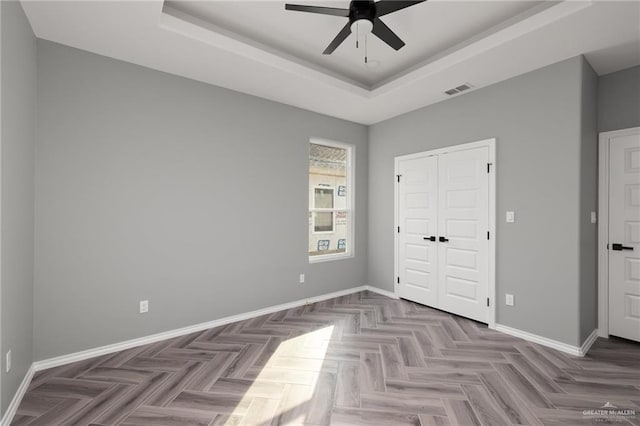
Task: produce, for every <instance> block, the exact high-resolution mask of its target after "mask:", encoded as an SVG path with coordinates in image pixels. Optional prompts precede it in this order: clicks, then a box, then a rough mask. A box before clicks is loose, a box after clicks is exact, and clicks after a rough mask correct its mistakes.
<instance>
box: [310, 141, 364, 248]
mask: <svg viewBox="0 0 640 426" xmlns="http://www.w3.org/2000/svg"><path fill="white" fill-rule="evenodd" d="M351 157H352V148H351V147H350V146H348V145H342V144H338V143H333V142H331V143H329V142H315V141H314V142H312V143H311V144H310V147H309V258H310V260H314V259H316V260H317V259H325V260H328V259H331V258H336V257H344V256H349V255H350V254H351V246H352V244H353V241H352V236H351V231H352V221H353V217H352V213H351V196H352V194H351V193H352V191H351V189H352V188H351V186H352V184H351V181H352V176H351V161H352V158H351Z"/></svg>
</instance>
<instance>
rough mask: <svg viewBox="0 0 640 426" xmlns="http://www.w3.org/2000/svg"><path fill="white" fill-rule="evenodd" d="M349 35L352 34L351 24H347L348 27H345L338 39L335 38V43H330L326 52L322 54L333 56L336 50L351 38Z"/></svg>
mask: <svg viewBox="0 0 640 426" xmlns="http://www.w3.org/2000/svg"><path fill="white" fill-rule="evenodd" d="M349 34H351V24H350V23H348V22H347V25H345V26H344V27H343V28H342V29H341V30H340V32H339V33H338V35H337V36H336V38H334V39H333V41H332V42H331V43H329V46H327V48H326V49H324V52H322V54H323V55H331V54H332V53H333V51H334V50H336V48H337V47H338V46H340V44H342V42H343V41H345V39H346V38H347V37H349Z"/></svg>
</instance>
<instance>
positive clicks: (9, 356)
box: [5, 349, 11, 373]
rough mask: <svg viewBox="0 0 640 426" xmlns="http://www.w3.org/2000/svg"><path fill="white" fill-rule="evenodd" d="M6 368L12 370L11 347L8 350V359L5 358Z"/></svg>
mask: <svg viewBox="0 0 640 426" xmlns="http://www.w3.org/2000/svg"><path fill="white" fill-rule="evenodd" d="M5 361H6V362H5V369H6V370H7V373H8V372H9V371H11V349H9V351H7V359H6V360H5Z"/></svg>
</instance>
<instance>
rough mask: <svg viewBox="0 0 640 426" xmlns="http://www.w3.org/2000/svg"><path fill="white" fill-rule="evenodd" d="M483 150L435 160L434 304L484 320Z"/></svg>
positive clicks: (486, 155)
mask: <svg viewBox="0 0 640 426" xmlns="http://www.w3.org/2000/svg"><path fill="white" fill-rule="evenodd" d="M488 162H489V149H488V148H487V147H482V148H475V149H469V150H465V151H454V152H450V153H446V154H441V155H439V156H438V171H439V173H438V174H439V177H438V184H439V189H438V205H439V209H438V231H439V234H438V236H439V237H443V238H444V239H446V240H448V241H442V240H441V241H440V242H438V275H439V279H438V292H439V296H438V305H439V308H440V309H442V310H445V311H448V312H452V313H454V314H458V315H461V316H464V317H467V318H471V319H474V320H477V321H481V322H485V323H486V322H488V319H489V308H488V307H487V304H488V303H487V297H488V288H489V270H488V260H489V258H488V256H489V241H488V238H487V232H488V230H489V175H488V173H487V163H488Z"/></svg>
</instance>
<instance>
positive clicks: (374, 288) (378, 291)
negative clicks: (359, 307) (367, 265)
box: [365, 285, 400, 299]
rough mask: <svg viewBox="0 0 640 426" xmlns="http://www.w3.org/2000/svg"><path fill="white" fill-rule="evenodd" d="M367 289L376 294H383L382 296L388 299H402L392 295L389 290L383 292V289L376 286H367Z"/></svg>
mask: <svg viewBox="0 0 640 426" xmlns="http://www.w3.org/2000/svg"><path fill="white" fill-rule="evenodd" d="M365 287H366V288H367V290H369V291H372V292H374V293H378V294H381V295H383V296H387V297H389V298H391V299H400V297H398V295H397V294H395V293H392V292H390V291H389V290H383V289H381V288H378V287H374V286H371V285H366V286H365Z"/></svg>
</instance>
